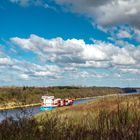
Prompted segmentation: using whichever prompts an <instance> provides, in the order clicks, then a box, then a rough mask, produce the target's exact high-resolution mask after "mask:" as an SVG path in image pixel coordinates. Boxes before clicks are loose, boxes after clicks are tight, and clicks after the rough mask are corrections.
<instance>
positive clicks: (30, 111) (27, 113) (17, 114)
mask: <svg viewBox="0 0 140 140" xmlns="http://www.w3.org/2000/svg"><path fill="white" fill-rule="evenodd" d="M139 93H140V92H135V93H124V94H119V95H120V96H127V95H132V94H139ZM108 96H113V95H105V96H99V97H94V98H89V99H82V100H77V101H75V102H74V105H79V104H83V103H87V102H90V101H93V100H97V99H99V98H105V97H108ZM39 112H40V107H39V106H36V107H30V108H24V109H14V110H6V111H0V121H2V120H4V119H5V118H6V117H13V118H14V119H18V118H22V117H32V116H34V115H36V114H38V113H39Z"/></svg>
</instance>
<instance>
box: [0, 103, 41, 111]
mask: <svg viewBox="0 0 140 140" xmlns="http://www.w3.org/2000/svg"><path fill="white" fill-rule="evenodd" d="M40 105H41V103H35V104H27V105H19V104H18V105H15V106H1V107H0V111H4V110H14V109H19V108H29V107H34V106H40Z"/></svg>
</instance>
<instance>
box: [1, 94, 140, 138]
mask: <svg viewBox="0 0 140 140" xmlns="http://www.w3.org/2000/svg"><path fill="white" fill-rule="evenodd" d="M139 138H140V95H135V96H128V97H111V98H105V99H101V100H98V101H94V102H90V103H87V104H83V105H79V106H70V107H65V108H60V109H57V110H53V111H50V112H43V113H41V114H39V115H37V116H36V117H34V118H32V119H21V120H19V121H14V120H13V119H12V118H9V119H7V120H5V121H3V122H1V123H0V139H2V140H27V139H28V140H38V139H39V140H48V139H49V140H138V139H139Z"/></svg>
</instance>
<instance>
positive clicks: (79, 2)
mask: <svg viewBox="0 0 140 140" xmlns="http://www.w3.org/2000/svg"><path fill="white" fill-rule="evenodd" d="M55 1H56V3H57V4H59V5H61V6H63V7H66V9H68V10H69V11H71V12H74V13H78V14H83V15H85V16H87V17H89V18H90V19H91V20H92V21H93V23H94V21H96V22H97V23H98V24H99V25H101V26H110V25H117V24H124V23H126V24H130V25H132V26H135V27H137V28H140V24H139V23H140V19H139V14H140V9H139V7H140V0H86V1H85V0H76V1H75V0H55Z"/></svg>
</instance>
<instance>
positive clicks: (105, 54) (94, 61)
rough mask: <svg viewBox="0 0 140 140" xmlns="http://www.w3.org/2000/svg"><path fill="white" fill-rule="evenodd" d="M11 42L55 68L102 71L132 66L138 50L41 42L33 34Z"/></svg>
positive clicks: (139, 53)
mask: <svg viewBox="0 0 140 140" xmlns="http://www.w3.org/2000/svg"><path fill="white" fill-rule="evenodd" d="M11 41H12V42H13V43H14V44H16V45H18V46H20V47H21V48H23V49H25V50H28V51H32V52H34V53H36V54H38V56H40V57H43V59H45V61H50V62H52V63H56V64H57V65H66V66H68V65H70V64H71V65H75V66H81V67H84V66H85V67H88V66H89V67H98V68H99V67H100V68H102V67H111V66H114V65H134V64H137V63H139V60H140V59H139V58H140V57H139V56H140V47H133V46H127V47H124V48H119V47H117V46H115V45H113V44H111V43H106V42H102V41H94V42H93V43H92V44H86V43H85V42H84V40H81V39H80V40H78V39H67V40H63V39H62V38H54V39H45V38H42V37H39V36H36V35H31V36H30V37H29V38H27V39H25V38H19V37H14V38H11Z"/></svg>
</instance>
